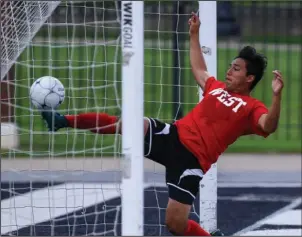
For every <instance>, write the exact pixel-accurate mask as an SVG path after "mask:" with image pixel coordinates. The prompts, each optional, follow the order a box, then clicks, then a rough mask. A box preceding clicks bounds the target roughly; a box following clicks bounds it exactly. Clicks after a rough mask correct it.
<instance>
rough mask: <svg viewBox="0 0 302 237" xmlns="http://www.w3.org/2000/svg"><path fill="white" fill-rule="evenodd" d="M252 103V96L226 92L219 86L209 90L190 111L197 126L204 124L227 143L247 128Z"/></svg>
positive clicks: (231, 141)
mask: <svg viewBox="0 0 302 237" xmlns="http://www.w3.org/2000/svg"><path fill="white" fill-rule="evenodd" d="M253 105H254V104H253V98H251V97H249V96H241V95H238V94H234V93H231V92H228V91H226V90H225V89H224V88H223V87H221V88H217V89H213V90H211V91H209V93H207V94H206V96H205V97H204V98H203V100H202V102H201V103H199V104H198V105H197V106H196V108H195V109H194V110H193V111H192V112H193V117H194V120H195V123H196V124H197V126H198V125H199V124H200V126H201V127H204V126H205V124H206V125H207V129H210V130H211V131H212V132H213V133H214V134H215V136H216V137H217V138H218V139H219V140H223V141H226V143H227V144H226V145H228V144H230V143H233V142H234V141H235V140H236V139H237V138H238V136H241V135H243V134H244V133H245V132H246V131H247V130H248V129H249V127H248V126H249V124H250V123H249V119H250V113H251V111H252V109H253ZM201 129H202V128H201Z"/></svg>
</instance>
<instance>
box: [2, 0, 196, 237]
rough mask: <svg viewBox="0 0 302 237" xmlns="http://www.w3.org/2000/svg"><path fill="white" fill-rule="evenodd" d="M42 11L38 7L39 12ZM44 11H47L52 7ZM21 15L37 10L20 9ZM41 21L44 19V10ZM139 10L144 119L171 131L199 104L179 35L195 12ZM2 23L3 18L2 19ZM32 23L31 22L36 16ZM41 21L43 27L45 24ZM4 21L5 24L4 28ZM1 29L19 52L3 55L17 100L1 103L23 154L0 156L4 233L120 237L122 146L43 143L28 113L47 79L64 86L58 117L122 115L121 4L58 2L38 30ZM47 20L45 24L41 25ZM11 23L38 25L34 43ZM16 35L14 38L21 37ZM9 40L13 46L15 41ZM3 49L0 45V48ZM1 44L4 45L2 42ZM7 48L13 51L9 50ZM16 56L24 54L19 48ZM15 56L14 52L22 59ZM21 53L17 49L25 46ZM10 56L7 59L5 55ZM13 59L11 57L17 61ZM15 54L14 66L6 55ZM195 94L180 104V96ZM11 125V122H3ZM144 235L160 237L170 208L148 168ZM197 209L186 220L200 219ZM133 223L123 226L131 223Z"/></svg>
mask: <svg viewBox="0 0 302 237" xmlns="http://www.w3.org/2000/svg"><path fill="white" fill-rule="evenodd" d="M39 4H40V5H39ZM49 4H50V3H49ZM18 6H20V10H19V11H20V12H25V9H28V8H30V9H36V8H34V7H36V6H37V9H36V10H35V11H34V14H36V15H37V14H38V13H37V11H38V12H39V14H38V15H39V16H40V14H41V9H42V8H41V3H37V2H24V3H23V5H22V4H21V3H20V5H18ZM45 9H46V10H45V12H48V13H49V12H50V10H49V9H50V6H49V5H47V4H46V7H45ZM179 9H180V8H179V3H178V4H164V3H161V2H156V3H155V4H147V3H146V5H145V52H144V54H145V82H144V83H145V84H144V86H145V101H144V103H145V115H146V116H151V117H154V118H158V119H160V120H162V121H165V122H173V121H174V120H175V119H177V118H178V117H180V116H181V114H182V113H186V112H187V111H188V110H189V109H190V108H191V107H192V106H193V105H194V104H196V101H198V90H197V87H196V85H195V83H194V81H193V80H189V79H188V80H186V78H187V77H189V75H190V65H189V60H188V57H187V54H188V44H187V40H185V39H187V32H188V28H187V26H186V24H187V19H188V17H189V14H190V12H191V11H192V9H194V10H197V9H198V2H197V1H196V2H192V3H191V5H190V6H189V7H186V8H185V10H181V11H180V10H179ZM2 12H3V13H6V11H5V12H4V10H1V14H2ZM34 14H33V15H34ZM47 16H48V15H47V14H46V13H45V18H47ZM6 18H7V17H5V19H6ZM9 19H12V21H2V25H5V29H7V30H6V32H7V31H8V29H10V31H12V33H10V34H7V36H8V37H9V39H5V40H6V41H3V44H4V45H6V46H7V47H6V49H9V48H8V46H9V43H8V42H10V41H9V40H11V41H12V42H15V41H13V40H14V39H16V38H18V37H19V38H18V41H17V43H19V44H20V45H21V44H22V45H24V47H25V46H26V48H25V49H24V51H23V52H22V54H21V55H20V56H19V57H18V59H17V60H16V61H15V58H14V57H15V56H16V57H17V53H15V52H14V51H10V54H5V55H6V56H5V57H4V59H5V60H8V59H9V60H8V61H9V62H8V63H7V64H11V63H12V62H14V63H15V64H14V67H13V68H12V69H11V71H13V73H14V79H12V80H10V81H9V83H8V84H10V85H12V86H13V88H14V92H13V93H12V94H11V95H13V98H14V100H13V101H9V102H8V106H10V107H11V111H12V113H13V114H14V120H15V122H16V124H17V126H18V132H19V135H18V136H19V139H20V145H19V147H17V148H15V149H11V150H8V151H2V156H3V157H5V158H6V159H4V162H3V166H2V171H3V173H2V174H3V176H2V180H6V182H4V183H2V188H1V190H2V192H7V197H9V198H8V199H6V200H4V201H2V203H1V212H2V214H1V219H2V220H5V221H2V225H1V233H2V234H7V233H9V234H11V235H70V236H74V235H120V234H121V232H120V231H121V228H120V227H121V224H122V223H121V211H122V208H121V206H120V205H121V204H120V195H121V189H120V184H119V182H120V178H121V176H120V159H119V158H120V156H121V150H120V140H121V139H120V137H119V135H105V136H104V135H100V134H93V133H91V132H89V131H84V130H75V129H62V130H59V131H58V132H56V133H48V132H47V129H46V127H45V124H44V123H43V121H42V120H41V116H40V114H39V112H38V111H36V110H35V109H34V108H32V107H31V105H30V101H29V88H30V86H31V84H32V83H33V82H34V80H35V79H37V78H39V77H41V76H45V75H50V76H54V77H56V78H58V79H59V80H60V81H61V82H62V83H63V84H64V86H65V94H66V97H65V101H64V103H63V104H62V105H61V106H60V107H59V110H58V112H59V113H61V114H77V113H85V112H106V113H109V114H111V115H120V114H121V111H120V110H121V101H120V99H121V96H120V95H121V81H120V80H121V71H120V6H119V3H118V2H110V1H108V2H107V1H102V2H97V1H95V2H92V1H91V2H90V1H82V2H81V1H77V2H72V1H68V2H61V3H60V4H59V6H57V7H56V8H55V10H54V11H53V13H52V14H51V16H50V17H49V18H47V20H46V19H45V20H46V21H45V22H43V21H42V19H41V18H39V19H40V20H39V21H38V23H36V24H34V19H35V18H32V20H30V19H27V18H26V16H25V15H21V14H17V13H15V12H14V13H13V15H12V16H11V17H10V18H9ZM43 19H44V18H43ZM16 20H18V22H22V24H20V26H18V27H22V25H23V23H24V22H25V23H26V24H25V25H29V24H28V21H31V22H33V24H32V25H39V24H40V25H42V24H43V23H44V24H43V26H42V27H41V28H40V27H39V28H40V29H39V28H37V30H38V29H39V31H38V33H37V34H36V33H34V31H31V32H32V33H31V35H30V36H31V37H33V36H34V37H33V39H32V40H30V38H29V36H27V37H28V38H21V37H20V36H19V35H18V34H21V32H25V31H27V30H23V31H15V30H13V29H12V28H11V25H12V24H13V22H15V21H16ZM18 32H19V33H18ZM16 34H17V35H18V36H16ZM1 39H2V38H1ZM1 42H2V41H1ZM9 47H10V46H9ZM20 47H21V46H20ZM20 47H19V46H14V49H18V50H19V51H22V50H21V48H20ZM22 47H23V46H22ZM8 51H9V50H8ZM19 51H18V52H19ZM11 54H14V57H13V56H12V55H11ZM192 90H193V91H194V92H196V93H195V96H191V97H190V99H189V100H184V99H183V96H182V93H192ZM8 117H10V118H11V119H12V116H8ZM145 169H146V170H145V171H146V172H145V173H146V177H147V180H148V182H147V183H146V186H145V196H146V197H147V198H145V208H144V219H145V224H144V230H145V232H144V233H145V235H167V234H168V232H167V230H166V227H165V217H164V215H165V208H166V204H167V200H168V196H167V190H166V187H165V185H164V182H163V180H164V175H163V172H164V170H163V168H162V167H161V166H157V165H155V164H154V163H152V162H149V161H146V167H145ZM197 213H198V208H197V207H196V206H195V205H194V206H193V209H192V214H191V216H190V217H191V219H195V220H197V219H198V214H197ZM129 218H130V217H129Z"/></svg>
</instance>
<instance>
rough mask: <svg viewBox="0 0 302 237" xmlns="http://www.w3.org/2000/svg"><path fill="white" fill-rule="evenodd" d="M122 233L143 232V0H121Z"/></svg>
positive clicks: (131, 234)
mask: <svg viewBox="0 0 302 237" xmlns="http://www.w3.org/2000/svg"><path fill="white" fill-rule="evenodd" d="M121 4H122V7H121V10H122V11H121V12H122V18H121V37H122V67H123V68H122V124H123V125H122V134H123V136H122V146H123V158H124V167H123V182H122V235H123V236H134V235H135V236H143V235H144V228H143V225H144V219H143V217H144V203H143V201H144V198H143V195H144V165H143V164H144V151H143V147H144V143H143V140H144V123H143V116H144V2H143V1H122V2H121Z"/></svg>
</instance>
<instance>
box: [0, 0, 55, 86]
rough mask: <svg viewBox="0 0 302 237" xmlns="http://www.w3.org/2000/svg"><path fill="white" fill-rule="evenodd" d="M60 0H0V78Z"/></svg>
mask: <svg viewBox="0 0 302 237" xmlns="http://www.w3.org/2000/svg"><path fill="white" fill-rule="evenodd" d="M59 3H60V1H50V2H49V1H30V2H27V1H1V3H0V4H1V5H0V7H1V15H0V16H1V21H0V22H1V80H2V79H3V77H4V76H5V74H6V73H7V71H8V70H9V69H10V67H11V66H12V64H14V63H15V61H16V60H17V58H18V56H19V55H20V54H21V53H22V51H23V50H24V48H25V47H27V46H28V42H29V41H30V40H31V39H32V38H33V37H34V36H35V34H36V33H37V32H38V30H39V29H40V27H41V26H42V25H43V23H44V22H45V21H46V20H47V18H48V17H49V16H50V15H51V13H52V12H53V10H54V9H55V8H56V7H57V6H58V4H59Z"/></svg>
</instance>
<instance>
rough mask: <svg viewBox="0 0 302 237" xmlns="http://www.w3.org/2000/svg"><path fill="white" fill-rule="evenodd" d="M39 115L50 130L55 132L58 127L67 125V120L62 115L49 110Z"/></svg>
mask: <svg viewBox="0 0 302 237" xmlns="http://www.w3.org/2000/svg"><path fill="white" fill-rule="evenodd" d="M41 115H42V118H43V120H44V121H45V123H46V126H47V127H48V130H49V131H50V132H51V131H53V132H55V131H57V130H59V129H60V128H66V127H68V120H67V119H66V118H65V116H64V115H61V114H59V113H56V112H49V111H43V112H42V114H41Z"/></svg>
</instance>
